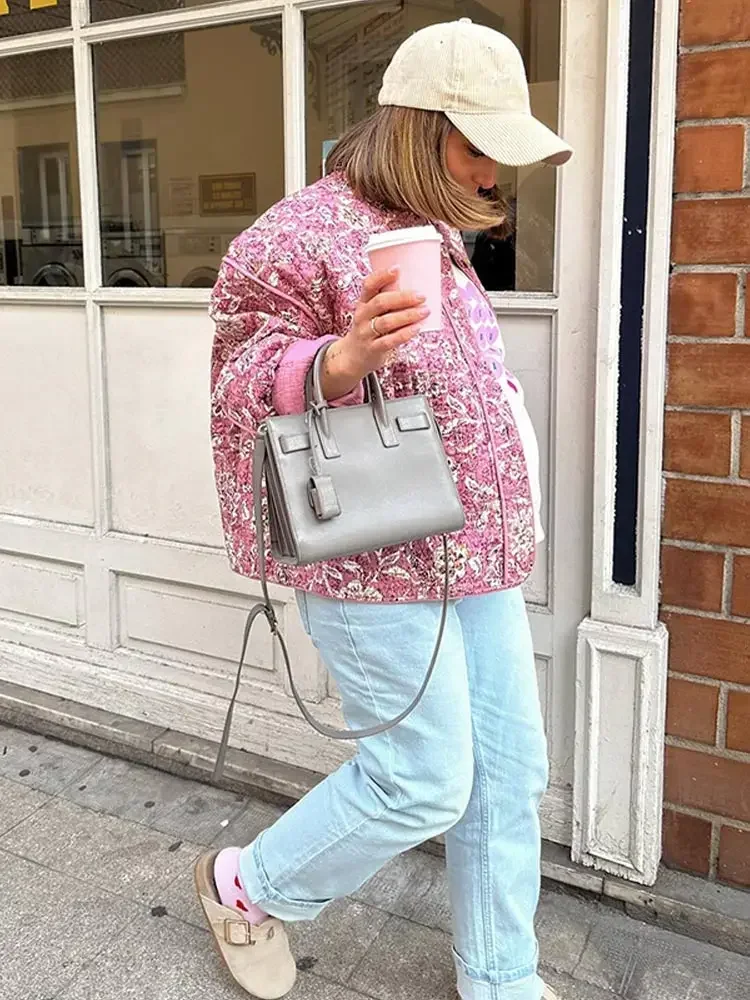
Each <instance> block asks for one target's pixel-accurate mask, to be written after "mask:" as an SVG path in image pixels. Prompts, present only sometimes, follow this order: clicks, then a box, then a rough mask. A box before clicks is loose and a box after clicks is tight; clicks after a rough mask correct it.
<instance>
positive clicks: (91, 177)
mask: <svg viewBox="0 0 750 1000" xmlns="http://www.w3.org/2000/svg"><path fill="white" fill-rule="evenodd" d="M74 30H75V36H74V39H73V72H74V80H75V97H76V132H77V142H78V183H79V185H80V192H81V238H82V243H83V269H84V276H85V285H86V288H87V289H88V290H89V291H91V290H93V289H95V288H99V287H100V286H101V284H102V254H101V231H100V227H99V183H98V170H97V156H96V112H95V103H94V73H93V66H92V58H91V57H92V52H91V46H90V45H89V44H88V42H86V41H85V40H84V39H83V38H82V37H81V34H80V28H79V27H76V28H75V29H74Z"/></svg>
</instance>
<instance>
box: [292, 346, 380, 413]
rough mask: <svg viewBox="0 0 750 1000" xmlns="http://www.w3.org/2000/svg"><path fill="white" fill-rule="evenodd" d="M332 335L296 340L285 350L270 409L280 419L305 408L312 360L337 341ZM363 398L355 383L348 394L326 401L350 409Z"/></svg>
mask: <svg viewBox="0 0 750 1000" xmlns="http://www.w3.org/2000/svg"><path fill="white" fill-rule="evenodd" d="M337 339H338V338H337V337H336V336H334V335H329V336H327V337H319V338H318V339H317V340H295V341H294V343H293V344H292V345H291V346H290V347H288V348H287V350H286V353H285V354H284V356H283V357H282V359H281V363H280V364H279V367H278V368H277V369H276V378H275V380H274V384H273V408H274V410H275V411H276V413H278V414H279V415H280V416H284V415H285V414H288V413H303V412H304V409H305V380H306V379H307V373H308V372H309V371H310V366H311V365H312V363H313V358H314V357H315V355H316V354H317V353H318V351H319V349H320V348H321V347H322V346H323V345H324V344H327V343H329V341H332V340H337ZM364 398H365V392H364V387H363V385H362V383H361V382H360V383H358V384H357V385H356V386H355V387H354V388H353V389H352V391H351V392H347V394H346V395H345V396H339V398H338V399H329V401H328V402H329V404H330V405H331V406H351V405H356V404H358V403H362V402H363V401H364Z"/></svg>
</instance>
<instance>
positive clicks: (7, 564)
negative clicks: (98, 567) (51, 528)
mask: <svg viewBox="0 0 750 1000" xmlns="http://www.w3.org/2000/svg"><path fill="white" fill-rule="evenodd" d="M0 616H2V617H10V618H11V619H15V620H21V621H26V620H31V621H32V622H37V623H38V622H39V621H40V620H41V621H42V622H44V623H46V624H52V625H55V626H57V627H58V628H59V627H62V628H64V629H65V630H67V631H71V630H77V629H78V628H79V627H80V626H82V625H83V623H84V618H85V614H84V594H83V567H82V566H73V565H68V564H67V563H60V562H54V561H53V560H49V559H33V558H29V557H27V556H21V555H17V554H15V553H13V552H0Z"/></svg>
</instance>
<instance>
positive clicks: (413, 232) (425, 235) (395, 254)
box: [367, 226, 443, 330]
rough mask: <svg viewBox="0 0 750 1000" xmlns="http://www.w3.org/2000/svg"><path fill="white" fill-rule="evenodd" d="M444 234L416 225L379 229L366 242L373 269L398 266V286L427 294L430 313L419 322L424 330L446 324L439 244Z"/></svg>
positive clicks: (435, 328)
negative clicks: (379, 230) (382, 231)
mask: <svg viewBox="0 0 750 1000" xmlns="http://www.w3.org/2000/svg"><path fill="white" fill-rule="evenodd" d="M442 242H443V237H442V236H441V235H440V233H439V232H438V231H437V229H435V227H434V226H414V227H412V228H410V229H391V230H389V231H388V232H387V233H376V234H375V235H374V236H371V237H370V239H369V241H368V243H367V253H368V255H369V258H370V266H371V267H372V269H373V271H387V270H388V269H389V268H391V267H397V268H398V269H399V276H398V280H397V283H396V287H397V288H399V289H404V291H410V292H417V294H419V295H424V296H425V299H426V301H425V308H427V309H429V310H430V315H429V316H428V317H427V318H426V319H425V320H423V321H422V322H421V323H420V324H419V325H420V326H421V328H422V329H423V330H440V329H442V326H443V316H442V313H443V305H442V303H443V296H442V288H441V284H442V282H441V275H440V245H441V243H442Z"/></svg>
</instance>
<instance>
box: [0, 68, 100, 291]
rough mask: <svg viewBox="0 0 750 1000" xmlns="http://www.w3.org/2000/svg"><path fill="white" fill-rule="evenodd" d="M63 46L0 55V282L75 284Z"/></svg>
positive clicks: (73, 179) (70, 122)
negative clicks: (33, 51)
mask: <svg viewBox="0 0 750 1000" xmlns="http://www.w3.org/2000/svg"><path fill="white" fill-rule="evenodd" d="M80 212H81V210H80V197H79V190H78V162H77V150H76V123H75V111H74V103H73V59H72V55H71V52H70V50H68V49H56V50H53V51H50V52H39V53H35V54H34V55H19V56H9V57H6V58H4V59H0V284H4V285H41V286H43V285H70V286H75V285H82V284H83V249H82V243H81V214H80Z"/></svg>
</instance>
